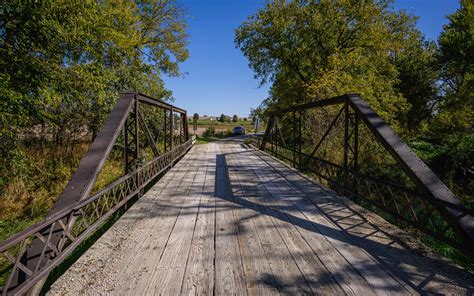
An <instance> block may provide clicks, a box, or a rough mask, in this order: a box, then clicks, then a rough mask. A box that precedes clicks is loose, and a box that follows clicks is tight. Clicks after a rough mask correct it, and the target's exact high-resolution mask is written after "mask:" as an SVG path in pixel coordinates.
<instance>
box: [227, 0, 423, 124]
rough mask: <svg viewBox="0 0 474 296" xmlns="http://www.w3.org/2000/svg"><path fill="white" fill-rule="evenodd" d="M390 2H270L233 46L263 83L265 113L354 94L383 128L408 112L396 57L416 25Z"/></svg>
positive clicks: (240, 31)
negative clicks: (268, 90) (267, 94)
mask: <svg viewBox="0 0 474 296" xmlns="http://www.w3.org/2000/svg"><path fill="white" fill-rule="evenodd" d="M391 4H392V2H391V1H388V0H380V1H376V0H372V1H350V0H338V1H332V0H321V1H316V0H297V1H285V0H277V1H274V2H270V3H268V4H267V5H266V7H265V8H264V9H261V10H260V11H258V12H257V13H256V14H254V15H252V16H250V17H249V18H248V19H247V20H246V21H245V22H244V23H243V24H242V25H241V26H240V27H239V28H238V29H237V30H236V34H235V42H236V45H237V46H238V47H239V48H240V49H241V50H242V52H243V54H244V55H245V56H246V57H247V58H248V60H249V65H250V67H251V68H252V69H253V70H254V72H255V76H256V77H257V78H260V79H261V82H262V83H265V82H267V81H270V82H272V83H273V84H272V87H271V96H270V98H269V99H268V100H267V101H266V102H265V103H266V104H267V105H270V106H272V105H279V106H287V105H291V104H293V103H300V102H305V101H311V100H317V99H322V98H327V97H331V96H334V95H340V94H342V93H359V94H361V95H362V96H364V98H365V99H366V100H368V101H369V103H370V104H371V106H372V107H373V108H374V109H375V110H376V111H377V112H378V113H379V114H380V115H381V116H382V117H384V118H385V119H386V120H388V121H389V122H391V123H394V124H396V120H395V118H396V115H397V114H399V113H400V112H404V111H405V110H406V109H407V108H408V107H409V104H407V102H406V99H405V98H404V97H403V95H402V94H401V93H400V92H399V91H397V89H396V87H395V86H396V85H397V83H398V71H397V67H396V65H394V63H393V62H392V57H394V56H395V55H398V54H399V53H400V52H401V51H402V50H403V49H404V48H405V47H406V46H407V45H406V42H407V41H409V40H410V38H409V36H410V35H412V34H414V32H416V29H415V27H414V25H415V19H414V18H413V17H411V16H409V15H407V14H405V13H404V12H400V11H394V10H393V9H391Z"/></svg>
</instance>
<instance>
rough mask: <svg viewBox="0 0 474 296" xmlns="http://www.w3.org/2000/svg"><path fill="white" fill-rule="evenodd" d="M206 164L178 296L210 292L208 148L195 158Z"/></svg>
mask: <svg viewBox="0 0 474 296" xmlns="http://www.w3.org/2000/svg"><path fill="white" fill-rule="evenodd" d="M197 156H199V157H200V159H202V160H203V162H205V163H206V165H205V170H206V176H205V181H204V184H203V186H204V187H203V191H202V197H201V204H200V206H199V211H198V216H197V221H196V227H195V230H194V235H193V239H192V242H191V251H190V254H189V258H188V262H187V264H186V270H185V274H184V280H183V285H182V287H181V294H188V295H210V294H213V291H214V284H215V283H214V273H215V267H214V258H215V241H214V234H215V210H216V209H215V197H214V183H215V171H216V169H215V163H216V157H215V153H214V151H212V146H211V145H208V149H207V152H206V153H205V154H204V155H203V154H199V155H197Z"/></svg>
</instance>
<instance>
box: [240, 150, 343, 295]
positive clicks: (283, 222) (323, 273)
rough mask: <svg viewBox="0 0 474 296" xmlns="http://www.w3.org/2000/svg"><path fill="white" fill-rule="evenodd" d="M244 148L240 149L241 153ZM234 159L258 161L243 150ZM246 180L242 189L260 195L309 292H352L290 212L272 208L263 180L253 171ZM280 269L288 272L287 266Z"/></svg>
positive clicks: (244, 164)
mask: <svg viewBox="0 0 474 296" xmlns="http://www.w3.org/2000/svg"><path fill="white" fill-rule="evenodd" d="M240 151H242V150H239V152H240ZM233 158H236V159H237V160H238V161H239V163H240V164H241V166H242V167H249V166H250V165H251V163H253V164H254V165H255V162H254V161H251V160H250V159H249V158H248V157H247V155H244V157H240V153H239V156H237V157H233ZM249 162H251V163H249ZM250 170H251V169H250ZM252 172H253V170H252ZM246 180H248V181H247V184H246V186H244V187H243V188H242V190H243V191H246V190H248V188H255V189H256V191H257V195H256V196H258V198H257V199H255V200H254V202H255V203H258V204H261V205H262V206H264V210H265V213H266V214H267V215H268V217H270V219H271V220H272V222H273V224H274V226H275V227H276V229H277V230H278V232H279V235H280V236H281V238H282V241H283V243H284V244H285V245H286V247H287V248H288V250H289V252H290V254H291V257H292V259H293V260H294V264H295V265H296V266H298V268H299V270H300V271H301V273H302V276H303V277H304V279H305V281H306V283H307V284H308V285H309V287H310V292H309V291H308V293H311V294H318V295H340V294H345V293H346V292H347V293H352V290H350V289H346V291H344V290H343V289H342V288H341V287H340V286H339V285H338V283H337V281H336V280H335V279H334V278H333V277H332V275H331V274H330V273H329V271H328V270H327V268H326V266H325V265H324V262H321V260H320V259H319V258H318V257H317V256H316V254H315V253H314V252H313V251H312V249H311V247H310V246H309V245H308V243H307V242H306V241H305V239H304V238H303V237H302V236H301V234H300V233H299V232H298V230H297V229H296V227H297V226H295V225H293V224H292V223H291V221H290V219H289V218H288V217H287V215H286V214H285V213H284V212H283V211H280V210H275V209H273V208H272V207H274V206H275V203H274V201H273V202H272V201H271V199H270V198H269V196H270V194H269V192H268V191H267V190H266V189H265V188H264V187H263V186H258V183H259V181H258V177H257V176H256V175H255V173H254V172H253V173H252V174H249V176H247V177H246ZM277 243H279V242H275V244H277ZM280 271H285V269H282V270H280ZM296 282H297V281H294V284H297V283H296Z"/></svg>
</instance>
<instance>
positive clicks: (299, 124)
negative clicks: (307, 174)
mask: <svg viewBox="0 0 474 296" xmlns="http://www.w3.org/2000/svg"><path fill="white" fill-rule="evenodd" d="M298 115H299V118H298V134H299V136H298V167H299V168H300V169H301V145H302V142H303V135H302V133H301V127H302V119H303V118H302V114H301V111H299V114H298Z"/></svg>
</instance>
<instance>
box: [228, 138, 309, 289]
mask: <svg viewBox="0 0 474 296" xmlns="http://www.w3.org/2000/svg"><path fill="white" fill-rule="evenodd" d="M228 146H230V147H232V148H231V149H226V160H227V164H228V168H229V170H228V172H229V178H230V182H231V184H233V185H232V191H233V200H234V201H235V202H237V203H239V204H241V205H244V206H245V207H246V208H247V209H251V210H252V211H256V212H257V213H258V214H257V215H255V216H254V217H253V218H252V220H253V221H254V224H255V230H256V231H257V235H258V238H259V239H260V242H261V244H262V247H263V249H264V252H265V255H266V261H267V262H268V264H269V265H270V267H271V269H272V272H273V275H274V278H275V284H276V285H277V288H278V290H279V291H280V292H281V293H285V294H292V295H294V294H307V293H312V291H311V288H310V287H309V285H308V283H307V281H306V279H305V277H304V276H303V274H302V273H301V271H300V270H299V268H298V265H297V264H296V262H295V261H294V259H293V256H292V254H291V253H290V251H289V250H288V248H287V246H286V244H285V241H284V240H283V239H282V237H281V236H280V233H279V231H278V230H277V229H276V228H275V225H274V223H273V221H272V219H271V217H270V216H268V215H267V214H266V210H265V207H264V206H262V205H261V204H260V203H258V198H259V194H260V192H259V191H258V190H252V189H257V187H255V186H253V184H250V186H248V183H253V182H254V181H255V179H256V177H255V175H254V174H249V170H247V169H245V166H242V165H241V164H240V163H239V161H238V160H236V158H239V157H235V156H234V155H235V154H234V152H236V151H237V150H236V149H235V148H236V145H228ZM240 151H242V150H239V152H240ZM282 227H285V228H287V227H291V223H289V224H287V225H283V226H282Z"/></svg>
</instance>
